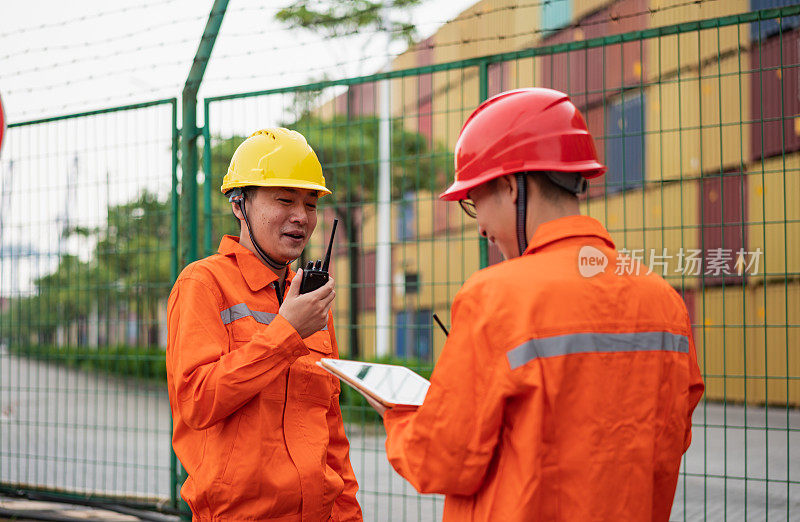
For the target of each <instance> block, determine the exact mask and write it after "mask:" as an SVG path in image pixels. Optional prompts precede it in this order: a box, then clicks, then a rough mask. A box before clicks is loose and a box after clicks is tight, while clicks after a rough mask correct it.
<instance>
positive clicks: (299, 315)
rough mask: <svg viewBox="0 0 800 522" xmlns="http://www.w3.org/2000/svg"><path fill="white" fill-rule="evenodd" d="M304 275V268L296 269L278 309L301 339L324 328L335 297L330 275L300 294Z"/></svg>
mask: <svg viewBox="0 0 800 522" xmlns="http://www.w3.org/2000/svg"><path fill="white" fill-rule="evenodd" d="M305 276H306V274H305V271H304V270H298V271H297V274H296V275H295V276H294V279H292V282H291V284H290V285H289V291H288V292H287V293H286V297H285V298H284V300H283V304H282V305H281V307H280V309H279V310H278V314H279V315H280V316H281V317H283V318H284V319H286V320H287V321H289V324H291V325H292V326H293V327H294V329H295V330H297V333H299V334H300V337H302V338H303V339H305V338H306V337H308V336H310V335H313V334H315V333H317V332H318V331H320V330H322V329H323V328H325V325H327V324H328V314H329V313H330V310H331V306H333V299H334V298H335V297H336V291H335V290H334V289H333V278H332V277H329V278H328V281H327V282H326V283H325V284H324V285H323V286H321V287H320V288H317V289H316V290H314V291H312V292H308V293H305V294H301V293H300V287H301V286H302V280H303V279H305Z"/></svg>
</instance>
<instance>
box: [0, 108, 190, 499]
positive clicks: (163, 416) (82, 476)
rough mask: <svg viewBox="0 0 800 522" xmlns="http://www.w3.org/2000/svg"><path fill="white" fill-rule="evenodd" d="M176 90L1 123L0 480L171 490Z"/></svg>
mask: <svg viewBox="0 0 800 522" xmlns="http://www.w3.org/2000/svg"><path fill="white" fill-rule="evenodd" d="M175 109H176V105H175V102H174V100H164V101H160V102H154V103H148V104H140V105H137V106H129V107H119V108H112V109H106V110H103V111H97V112H94V113H85V114H80V115H74V116H66V117H59V118H51V119H46V120H38V121H32V122H26V123H19V124H14V125H11V126H10V128H9V133H8V136H7V139H8V142H7V143H6V146H5V147H4V151H3V161H2V174H3V179H2V183H3V188H2V195H3V196H2V197H3V200H2V209H1V212H0V216H2V240H1V241H0V245H1V246H0V257H1V258H2V273H1V274H2V283H1V285H0V294H1V295H0V342H1V343H2V351H1V352H0V405H2V411H0V484H2V485H4V486H11V487H14V488H33V489H41V490H49V491H58V492H63V493H67V494H70V495H76V496H91V497H98V496H99V497H125V498H127V499H130V500H132V501H136V502H143V503H146V504H148V505H149V504H152V503H154V502H155V501H156V499H162V498H169V484H170V480H171V477H170V448H169V438H170V431H171V422H170V418H169V407H168V403H167V401H166V392H165V390H164V386H163V380H164V362H163V359H164V357H163V351H162V348H161V347H162V346H164V345H165V343H166V331H165V315H166V307H165V300H166V295H167V294H168V292H169V289H170V287H171V283H172V280H173V278H174V272H175V270H176V268H177V264H176V261H177V259H176V258H174V256H173V255H172V252H174V251H175V250H176V249H175V248H173V245H172V244H171V242H172V241H173V240H174V237H173V234H172V227H173V223H174V218H173V210H172V204H171V198H172V192H173V186H174V185H173V177H174V172H175V168H176V164H177V163H176V160H175V156H174V154H173V142H174V140H175V134H174V129H175V119H174V118H175Z"/></svg>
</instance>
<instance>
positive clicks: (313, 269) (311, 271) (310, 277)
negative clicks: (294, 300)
mask: <svg viewBox="0 0 800 522" xmlns="http://www.w3.org/2000/svg"><path fill="white" fill-rule="evenodd" d="M338 223H339V220H338V219H334V220H333V228H332V229H331V240H330V241H329V242H328V252H326V253H325V261H324V262H323V261H322V260H321V259H317V262H316V263H315V262H313V261H309V262H308V264H307V265H306V267H305V268H304V269H303V280H302V281H300V293H301V294H305V293H307V292H313V291H314V290H316V289H317V288H319V287H321V286H324V285H325V283H327V282H328V265H330V262H331V250H332V249H333V235H334V234H335V233H336V225H337V224H338Z"/></svg>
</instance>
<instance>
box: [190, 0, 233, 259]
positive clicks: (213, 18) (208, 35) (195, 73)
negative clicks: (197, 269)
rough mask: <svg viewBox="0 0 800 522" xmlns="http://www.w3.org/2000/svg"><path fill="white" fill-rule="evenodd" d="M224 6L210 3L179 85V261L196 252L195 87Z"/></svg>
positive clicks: (220, 1)
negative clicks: (183, 80) (189, 65)
mask: <svg viewBox="0 0 800 522" xmlns="http://www.w3.org/2000/svg"><path fill="white" fill-rule="evenodd" d="M227 8H228V0H214V6H213V7H212V8H211V13H210V14H209V15H208V21H207V22H206V28H205V30H204V31H203V37H202V38H201V39H200V45H199V46H198V47H197V53H196V54H195V56H194V61H193V62H192V68H191V70H190V71H189V76H188V78H186V84H185V85H184V87H183V96H182V101H183V103H182V106H183V127H182V128H181V166H182V169H183V178H182V180H183V181H182V184H181V203H182V205H181V208H182V212H181V214H182V215H183V221H182V223H181V230H182V231H183V237H184V238H188V244H186V245H184V248H183V249H182V251H183V256H182V257H183V262H184V263H188V262H191V261H194V260H195V259H197V258H198V252H197V246H198V245H197V137H198V136H199V135H200V133H199V129H198V128H197V91H198V90H200V84H201V83H202V81H203V74H205V71H206V66H207V65H208V59H209V58H210V57H211V51H212V50H213V49H214V42H216V41H217V34H218V33H219V28H220V26H221V25H222V19H223V18H224V17H225V11H226V10H227Z"/></svg>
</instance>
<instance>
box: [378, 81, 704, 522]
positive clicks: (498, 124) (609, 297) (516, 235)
mask: <svg viewBox="0 0 800 522" xmlns="http://www.w3.org/2000/svg"><path fill="white" fill-rule="evenodd" d="M455 167H456V174H455V182H454V183H453V184H452V185H451V186H450V187H449V188H448V189H447V190H446V191H445V192H444V194H442V196H441V197H442V199H445V200H449V201H458V202H459V203H460V204H461V206H462V207H463V208H464V210H465V211H466V212H467V214H469V215H470V216H472V217H475V218H477V222H478V230H479V232H480V234H481V235H483V236H484V237H487V238H488V239H489V240H490V241H492V242H494V243H495V244H496V245H497V246H498V247H499V248H500V251H501V252H502V253H503V255H504V257H505V258H506V261H505V262H503V263H499V264H497V265H494V266H491V267H489V268H486V269H484V270H480V271H479V272H477V273H476V274H474V275H473V276H472V277H470V278H469V280H467V282H466V283H465V284H464V286H463V287H462V288H461V290H460V291H459V292H458V294H457V295H456V298H455V301H454V303H453V307H452V318H451V322H452V330H451V332H450V335H449V337H448V339H447V342H446V343H445V345H444V349H443V351H442V354H441V356H440V358H439V361H438V363H437V364H436V368H435V370H434V372H433V376H432V378H431V387H430V389H429V391H428V395H427V397H426V398H425V402H424V404H423V405H422V406H421V407H420V408H419V409H417V410H416V411H411V412H409V411H399V410H387V411H385V412H383V413H384V423H385V426H386V431H387V434H388V438H387V441H386V450H387V454H388V457H389V460H390V462H391V463H392V465H393V466H394V468H395V469H396V470H397V471H398V472H399V473H400V474H401V475H403V476H404V477H405V478H406V479H407V480H408V481H409V482H411V483H412V484H413V485H414V487H415V488H416V489H417V490H418V491H420V492H426V493H444V494H445V495H446V496H447V497H446V501H445V507H444V519H445V520H452V521H461V520H476V521H497V520H502V521H504V522H513V521H520V522H522V521H531V520H568V521H573V520H588V519H591V520H668V518H669V515H670V510H671V507H672V501H673V497H674V494H675V487H676V484H677V479H678V469H679V467H680V460H681V455H683V453H684V452H685V451H686V449H687V448H688V447H689V443H690V441H691V417H692V411H693V410H694V408H695V406H696V405H697V403H698V401H699V400H700V397H701V396H702V393H703V382H702V379H701V376H700V371H699V369H698V366H697V355H696V353H695V347H694V342H693V340H692V330H691V324H690V321H689V315H688V313H687V311H686V307H685V306H684V304H683V301H682V300H681V298H680V296H679V295H678V293H677V292H675V290H674V289H673V288H672V287H670V286H669V284H667V283H666V282H665V281H664V280H663V279H662V278H661V277H659V276H658V275H656V274H654V273H651V274H648V275H644V272H642V274H643V275H633V274H628V273H622V274H617V273H616V271H615V270H614V268H613V267H614V266H615V265H616V262H617V257H618V253H617V251H616V250H615V247H614V243H613V241H612V240H611V236H610V235H609V233H608V231H607V230H606V229H605V228H604V227H603V225H602V224H600V223H599V222H598V221H596V220H595V219H592V218H590V217H585V216H581V215H580V213H579V205H578V195H579V194H581V193H582V192H583V191H584V190H585V189H586V179H587V178H592V177H595V176H600V175H602V174H603V173H604V172H605V170H606V167H605V166H603V165H602V164H601V163H600V162H599V161H598V158H597V152H596V149H595V146H594V143H593V140H592V137H591V135H590V134H589V132H588V130H587V127H586V123H585V121H584V119H583V117H582V116H581V114H580V112H579V111H578V109H577V108H576V107H575V105H573V104H572V102H571V101H570V99H569V98H568V97H567V95H565V94H564V93H561V92H558V91H554V90H550V89H540V88H531V89H519V90H515V91H510V92H505V93H502V94H500V95H498V96H495V97H494V98H491V99H490V100H488V101H486V102H485V103H483V104H482V105H481V106H480V107H478V108H477V109H476V110H475V112H474V113H473V114H472V115H471V116H470V117H469V119H468V120H467V122H466V123H465V124H464V127H463V129H462V130H461V134H460V136H459V139H458V142H457V144H456V150H455ZM585 260H592V261H591V263H584V261H585ZM588 269H591V270H588Z"/></svg>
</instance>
